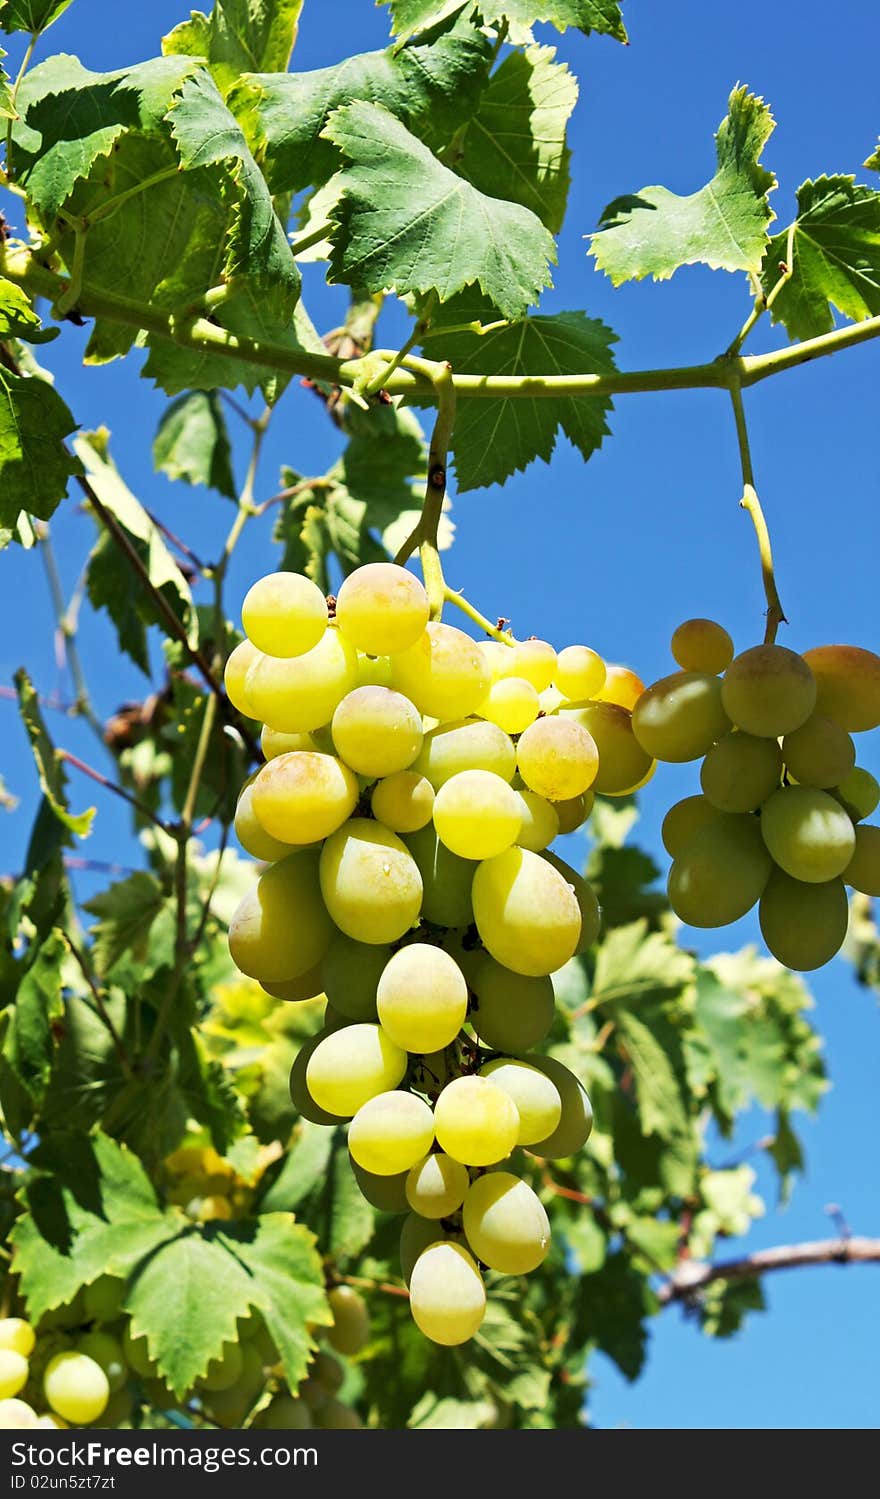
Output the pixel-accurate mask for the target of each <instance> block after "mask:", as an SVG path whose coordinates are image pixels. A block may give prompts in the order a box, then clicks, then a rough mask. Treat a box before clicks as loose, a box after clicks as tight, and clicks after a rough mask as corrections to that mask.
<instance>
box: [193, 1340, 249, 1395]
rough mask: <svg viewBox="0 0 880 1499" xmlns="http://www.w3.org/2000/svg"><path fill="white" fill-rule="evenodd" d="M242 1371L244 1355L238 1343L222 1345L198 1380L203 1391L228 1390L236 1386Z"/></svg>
mask: <svg viewBox="0 0 880 1499" xmlns="http://www.w3.org/2000/svg"><path fill="white" fill-rule="evenodd" d="M243 1369H244V1355H243V1353H242V1351H241V1345H240V1344H239V1343H224V1344H223V1347H222V1348H221V1350H220V1352H219V1354H218V1355H217V1357H216V1358H212V1359H211V1361H210V1363H209V1364H208V1367H207V1369H206V1370H205V1372H204V1374H203V1375H202V1377H201V1379H200V1380H199V1384H200V1386H201V1388H202V1389H203V1390H211V1391H212V1392H213V1391H215V1390H230V1389H232V1386H233V1385H236V1384H238V1381H239V1380H240V1379H241V1376H242V1371H243Z"/></svg>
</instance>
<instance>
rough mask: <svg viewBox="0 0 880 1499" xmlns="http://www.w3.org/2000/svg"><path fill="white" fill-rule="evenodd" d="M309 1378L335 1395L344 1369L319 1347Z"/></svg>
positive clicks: (342, 1381)
mask: <svg viewBox="0 0 880 1499" xmlns="http://www.w3.org/2000/svg"><path fill="white" fill-rule="evenodd" d="M346 1289H347V1287H346ZM309 1378H310V1379H313V1380H315V1382H316V1384H319V1385H321V1387H322V1388H323V1389H325V1390H327V1391H328V1393H329V1394H331V1395H335V1394H336V1391H337V1390H340V1389H341V1388H342V1386H343V1385H344V1383H345V1370H344V1369H343V1367H342V1365H341V1363H340V1362H339V1360H338V1358H334V1357H333V1355H332V1353H325V1352H324V1351H323V1349H320V1348H319V1350H318V1352H317V1353H316V1354H315V1357H314V1358H313V1359H312V1362H311V1364H310V1366H309Z"/></svg>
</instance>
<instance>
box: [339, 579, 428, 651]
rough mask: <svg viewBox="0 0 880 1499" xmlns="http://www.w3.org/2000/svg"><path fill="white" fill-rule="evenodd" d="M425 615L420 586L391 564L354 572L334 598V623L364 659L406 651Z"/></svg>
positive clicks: (424, 598) (421, 629)
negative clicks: (364, 654) (361, 652)
mask: <svg viewBox="0 0 880 1499" xmlns="http://www.w3.org/2000/svg"><path fill="white" fill-rule="evenodd" d="M428 614H429V607H428V595H427V594H426V592H425V590H424V588H423V586H422V584H421V583H420V582H419V580H418V578H417V577H415V575H414V574H413V573H411V572H407V570H406V568H405V567H398V565H397V563H395V562H368V563H367V564H366V566H365V567H359V568H357V569H356V571H355V572H353V573H349V575H348V577H347V578H346V580H345V582H344V583H343V585H342V587H341V588H340V590H339V593H338V595H337V598H336V623H337V624H338V626H339V628H340V630H341V631H342V633H343V634H344V635H345V636H346V638H347V639H348V640H350V641H351V643H352V645H355V646H357V648H358V650H359V651H365V652H366V654H367V655H368V656H390V655H392V654H394V653H395V652H397V651H406V650H409V648H410V647H411V646H414V645H415V644H416V641H417V640H419V638H420V637H421V635H422V634H423V632H424V629H425V626H426V624H427V623H428Z"/></svg>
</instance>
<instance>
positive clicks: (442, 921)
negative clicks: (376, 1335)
mask: <svg viewBox="0 0 880 1499" xmlns="http://www.w3.org/2000/svg"><path fill="white" fill-rule="evenodd" d="M331 603H332V604H334V605H335V609H334V610H333V617H332V618H331V617H330V611H329V610H328V601H327V600H326V599H325V598H324V596H323V595H322V594H321V592H320V590H319V589H318V588H317V587H316V586H315V584H314V583H312V582H311V581H310V580H309V579H308V578H306V577H303V576H301V575H300V574H296V573H289V572H281V573H275V574H272V575H270V576H268V577H265V578H262V579H260V580H259V581H258V582H257V583H255V584H254V585H253V587H252V588H251V589H250V590H249V592H248V594H247V596H246V597H245V600H244V604H243V607H242V622H243V625H244V629H245V633H246V638H245V640H244V641H242V643H241V644H240V645H238V646H237V647H236V648H235V650H234V651H233V652H232V654H231V656H230V657H229V661H228V663H227V667H226V673H225V680H226V686H227V691H228V693H229V696H230V699H231V700H232V702H233V703H234V705H235V706H236V707H237V708H238V709H239V710H240V711H241V712H242V713H243V714H245V715H247V716H248V717H250V718H253V719H257V720H261V721H262V723H263V729H262V735H261V744H262V748H263V752H264V755H265V762H266V763H265V764H264V765H263V766H262V767H261V768H260V769H259V771H258V772H257V773H256V774H255V775H254V776H253V777H252V778H251V780H250V781H248V782H247V783H246V784H245V786H244V787H243V789H242V792H241V796H240V799H239V802H238V808H237V812H236V817H235V827H236V832H237V835H238V838H239V841H240V843H241V845H242V847H243V848H244V849H245V850H246V851H247V852H248V853H250V854H251V855H252V856H253V857H254V858H255V859H258V860H260V861H262V862H263V863H264V864H265V865H266V867H265V868H264V870H263V872H262V873H260V874H259V877H258V878H257V880H256V882H255V884H254V887H253V888H252V890H250V891H249V892H248V893H247V895H246V896H245V897H244V899H243V900H242V901H241V904H240V905H239V907H238V909H237V911H236V912H235V915H234V917H233V919H232V922H231V924H230V931H229V946H230V952H231V954H232V957H233V959H234V961H235V963H236V964H237V966H238V968H239V969H240V970H241V972H242V973H244V974H246V975H248V976H249V977H251V978H253V979H256V980H257V981H258V982H259V983H260V984H261V985H262V986H263V988H264V989H266V990H267V991H268V992H269V993H270V994H271V995H274V996H275V997H277V998H279V999H281V1000H289V1001H298V1000H306V999H309V998H312V997H314V996H316V995H324V996H325V997H326V1000H327V1006H326V1012H325V1015H324V1024H323V1028H322V1030H321V1031H320V1033H319V1034H318V1035H317V1036H315V1037H313V1038H312V1039H311V1040H309V1041H308V1042H307V1043H306V1044H305V1045H304V1046H303V1047H302V1049H301V1050H300V1052H299V1054H298V1056H297V1059H296V1062H295V1064H294V1067H293V1071H292V1075H291V1081H290V1087H291V1095H292V1098H293V1101H294V1104H295V1106H296V1108H297V1110H298V1112H299V1113H300V1114H301V1115H302V1116H303V1117H305V1118H306V1119H308V1120H311V1121H313V1122H315V1123H320V1124H326V1125H338V1124H342V1123H348V1122H349V1121H350V1124H349V1131H348V1145H349V1151H350V1155H351V1160H352V1164H353V1169H354V1172H355V1175H356V1178H357V1181H358V1183H359V1184H360V1187H361V1190H362V1191H363V1193H364V1195H365V1196H366V1197H367V1198H368V1199H369V1201H371V1202H372V1203H374V1204H375V1205H376V1206H377V1207H380V1208H382V1209H384V1210H386V1211H392V1212H400V1213H404V1212H405V1213H407V1215H408V1216H407V1218H406V1220H405V1222H404V1225H403V1231H402V1235H401V1265H402V1269H403V1271H404V1275H405V1278H406V1280H407V1281H408V1283H409V1288H410V1305H411V1308H412V1314H413V1317H414V1318H415V1321H416V1323H417V1325H418V1326H419V1328H420V1329H421V1330H422V1332H423V1333H425V1334H426V1336H427V1337H429V1338H431V1339H433V1340H434V1341H436V1342H438V1343H442V1344H445V1345H455V1344H459V1343H462V1342H465V1341H466V1340H467V1339H468V1338H470V1337H472V1336H473V1334H474V1333H475V1332H476V1330H477V1329H478V1327H479V1326H480V1323H481V1320H482V1318H483V1313H484V1309H485V1302H486V1295H485V1289H484V1285H483V1278H482V1274H481V1266H482V1267H488V1268H489V1269H491V1270H494V1271H498V1272H500V1273H502V1274H508V1275H518V1274H522V1273H525V1272H527V1271H530V1270H534V1269H535V1268H536V1267H537V1266H538V1265H540V1263H541V1262H542V1260H543V1259H544V1257H545V1256H546V1254H547V1252H548V1248H549V1239H550V1229H549V1223H548V1219H547V1214H546V1212H545V1210H544V1207H543V1204H542V1203H541V1201H540V1199H539V1197H538V1196H537V1194H536V1193H535V1192H534V1191H533V1189H532V1187H531V1186H530V1185H529V1184H528V1182H527V1181H525V1180H524V1179H523V1178H522V1177H521V1176H520V1175H517V1172H516V1169H515V1162H516V1160H517V1157H516V1156H515V1155H514V1152H516V1151H517V1150H518V1149H519V1147H525V1148H526V1149H527V1150H528V1151H530V1152H532V1153H534V1154H536V1155H538V1156H545V1157H554V1156H568V1155H571V1154H573V1153H574V1152H576V1151H578V1150H579V1149H580V1148H581V1147H582V1145H583V1144H584V1142H585V1141H586V1139H587V1137H588V1135H589V1133H590V1128H591V1123H592V1113H591V1109H590V1103H589V1099H588V1098H587V1095H586V1093H585V1092H584V1089H583V1087H582V1086H581V1083H580V1081H579V1080H578V1079H577V1077H575V1075H574V1074H573V1073H572V1072H570V1071H569V1070H568V1068H566V1067H565V1066H563V1065H562V1064H561V1063H560V1062H559V1061H558V1060H556V1059H554V1058H553V1057H552V1056H545V1055H543V1054H541V1053H540V1052H539V1051H538V1050H537V1048H539V1047H540V1045H541V1043H542V1042H543V1041H544V1040H545V1038H546V1037H547V1035H548V1033H549V1030H550V1027H551V1024H552V1021H553V1014H554V998H553V985H552V981H551V975H552V974H553V973H554V972H555V971H556V970H558V969H560V968H562V967H563V965H564V964H565V963H567V962H568V961H569V959H571V958H572V957H573V956H574V955H575V954H576V953H580V952H582V951H584V950H585V948H587V947H588V946H590V945H591V944H592V943H593V942H594V941H595V939H596V936H597V934H598V931H599V923H600V913H599V907H598V903H597V901H596V897H595V895H594V893H593V891H592V889H591V888H590V886H589V885H588V884H587V883H586V882H585V881H584V880H583V879H582V878H581V877H580V876H579V875H578V874H576V873H575V871H574V870H573V869H571V868H569V866H568V865H567V864H565V863H564V862H563V861H562V860H561V859H559V858H558V857H557V856H556V855H555V854H554V853H552V852H550V851H549V845H550V844H551V843H552V842H553V841H554V839H555V838H556V837H557V835H558V834H559V833H560V832H570V831H572V830H573V829H574V828H576V827H578V826H580V824H581V823H583V822H584V821H585V819H586V818H587V816H588V815H589V812H590V810H591V807H592V802H593V795H594V792H595V791H601V792H604V793H606V794H609V795H624V794H626V793H628V792H629V791H631V790H633V789H634V788H635V787H636V786H637V785H639V784H641V783H642V782H643V781H644V780H645V779H646V778H647V777H648V776H649V775H650V773H651V771H652V769H653V757H652V755H650V754H648V753H646V752H645V751H644V749H643V748H642V747H641V745H640V744H639V743H638V741H637V739H636V738H635V735H634V733H633V726H632V713H631V705H632V703H633V702H634V701H635V700H636V698H637V697H638V696H639V694H640V693H641V691H642V690H643V687H642V683H641V682H640V681H639V680H638V678H637V677H635V675H634V674H633V673H631V672H629V671H628V670H627V669H626V668H612V669H608V668H606V665H605V663H604V661H603V660H602V659H601V658H600V657H599V656H598V655H597V654H596V653H595V652H594V651H592V650H591V649H589V648H588V647H586V646H581V645H572V646H568V647H567V648H566V649H565V650H562V651H560V653H559V654H558V655H557V653H556V652H555V650H554V649H553V647H552V646H550V645H549V644H548V643H547V642H545V641H541V640H535V639H531V640H524V641H519V642H516V641H514V640H513V639H512V637H505V638H499V639H493V640H491V641H489V642H488V643H486V644H480V643H478V642H477V641H475V640H473V639H472V638H471V637H470V636H468V635H467V634H465V633H464V632H463V631H461V630H459V629H456V628H455V627H453V626H450V625H448V624H444V623H442V622H441V621H435V620H431V619H430V617H429V605H428V596H427V594H426V592H425V589H424V587H423V586H422V584H421V582H420V581H419V579H418V578H417V577H416V576H415V575H414V574H413V573H411V572H409V571H408V570H406V569H405V568H403V567H400V566H397V565H396V564H394V563H372V564H368V565H366V566H363V567H360V568H358V569H357V570H356V571H355V572H353V573H351V575H350V576H348V577H347V578H346V579H345V581H344V583H343V584H342V587H341V589H340V591H339V595H338V598H337V599H336V600H332V601H331ZM512 1166H513V1167H514V1169H511V1167H512Z"/></svg>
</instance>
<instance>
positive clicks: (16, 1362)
mask: <svg viewBox="0 0 880 1499" xmlns="http://www.w3.org/2000/svg"><path fill="white" fill-rule="evenodd" d="M28 1373H29V1369H28V1361H27V1359H26V1358H25V1356H24V1354H23V1353H16V1351H15V1349H14V1348H0V1400H8V1399H9V1398H10V1396H12V1395H17V1394H18V1392H19V1390H23V1389H24V1387H25V1385H26V1384H27V1382H28Z"/></svg>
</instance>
